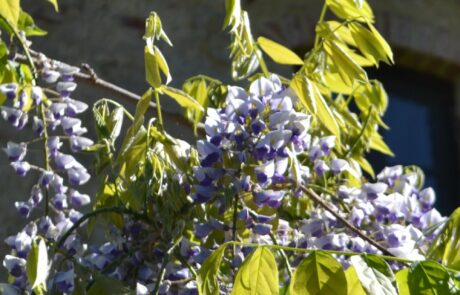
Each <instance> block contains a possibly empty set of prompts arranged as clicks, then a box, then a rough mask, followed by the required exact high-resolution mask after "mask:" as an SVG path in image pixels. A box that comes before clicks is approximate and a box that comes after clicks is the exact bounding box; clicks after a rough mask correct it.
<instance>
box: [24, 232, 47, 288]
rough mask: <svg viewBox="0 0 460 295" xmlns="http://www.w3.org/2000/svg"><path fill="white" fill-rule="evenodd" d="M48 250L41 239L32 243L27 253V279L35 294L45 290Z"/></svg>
mask: <svg viewBox="0 0 460 295" xmlns="http://www.w3.org/2000/svg"><path fill="white" fill-rule="evenodd" d="M48 268H49V266H48V251H47V249H46V243H45V241H44V240H43V239H40V240H39V241H38V242H37V240H35V241H34V242H33V243H32V248H31V249H30V251H29V253H28V254H27V269H26V270H27V280H28V281H29V284H30V286H31V288H32V289H33V290H34V292H35V293H37V294H43V292H44V291H46V279H47V278H48Z"/></svg>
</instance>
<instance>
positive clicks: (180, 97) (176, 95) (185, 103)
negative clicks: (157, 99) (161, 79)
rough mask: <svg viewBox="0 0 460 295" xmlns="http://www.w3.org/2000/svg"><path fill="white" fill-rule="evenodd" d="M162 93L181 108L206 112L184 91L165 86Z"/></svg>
mask: <svg viewBox="0 0 460 295" xmlns="http://www.w3.org/2000/svg"><path fill="white" fill-rule="evenodd" d="M160 91H161V92H163V93H164V94H166V95H167V96H169V97H171V98H172V99H174V100H175V101H176V102H177V103H178V104H179V105H180V106H181V107H183V108H189V109H195V110H198V111H201V112H204V109H203V107H202V106H201V104H200V103H199V102H197V101H196V100H195V99H194V98H193V97H191V96H190V95H188V94H187V93H185V92H184V91H182V90H179V89H176V88H172V87H169V86H166V85H163V86H162V87H161V88H160Z"/></svg>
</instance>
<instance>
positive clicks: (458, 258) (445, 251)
mask: <svg viewBox="0 0 460 295" xmlns="http://www.w3.org/2000/svg"><path fill="white" fill-rule="evenodd" d="M428 257H430V258H431V259H434V260H440V261H441V263H442V264H444V265H446V266H447V267H450V268H453V269H456V270H460V208H457V209H456V210H455V211H454V212H453V213H452V215H451V216H450V217H449V220H448V221H447V223H446V224H445V226H444V227H443V229H442V230H441V232H440V233H439V234H438V235H437V236H436V238H435V240H434V242H433V244H432V245H431V247H430V250H429V252H428Z"/></svg>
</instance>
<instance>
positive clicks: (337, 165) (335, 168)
mask: <svg viewBox="0 0 460 295" xmlns="http://www.w3.org/2000/svg"><path fill="white" fill-rule="evenodd" d="M331 168H332V172H333V173H334V174H340V173H341V172H343V171H346V170H348V169H349V168H350V165H349V164H348V162H347V161H346V160H343V159H334V160H332V161H331Z"/></svg>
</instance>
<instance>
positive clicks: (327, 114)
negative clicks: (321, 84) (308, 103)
mask: <svg viewBox="0 0 460 295" xmlns="http://www.w3.org/2000/svg"><path fill="white" fill-rule="evenodd" d="M306 83H307V89H309V90H311V92H309V95H311V99H312V100H314V101H315V104H316V107H317V112H316V116H318V119H319V120H320V121H321V123H322V124H323V125H324V126H325V127H326V128H327V129H328V130H329V131H330V132H331V133H332V134H334V135H335V136H336V137H337V140H338V141H339V142H340V128H339V125H338V124H337V121H336V119H335V117H334V115H333V113H332V111H331V109H330V108H329V106H328V105H327V103H326V101H325V100H324V97H323V96H322V95H321V93H320V92H319V90H318V87H316V85H315V84H313V82H311V81H310V80H308V79H306Z"/></svg>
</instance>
